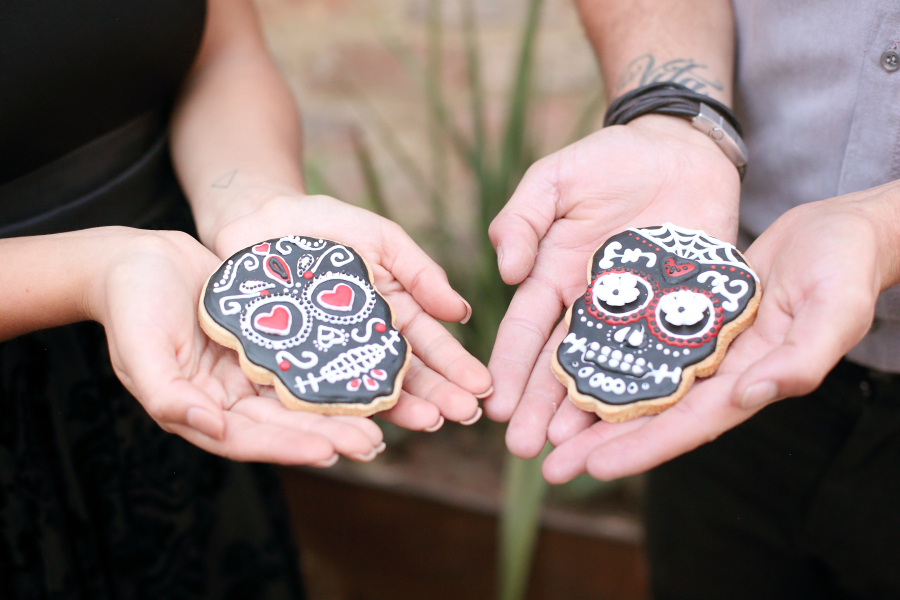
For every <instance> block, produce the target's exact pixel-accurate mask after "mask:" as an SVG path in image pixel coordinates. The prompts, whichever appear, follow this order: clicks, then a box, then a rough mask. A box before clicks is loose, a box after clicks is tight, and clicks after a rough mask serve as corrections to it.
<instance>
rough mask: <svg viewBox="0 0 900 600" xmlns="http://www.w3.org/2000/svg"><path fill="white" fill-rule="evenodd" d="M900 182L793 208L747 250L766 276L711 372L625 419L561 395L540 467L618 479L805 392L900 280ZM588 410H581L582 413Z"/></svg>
mask: <svg viewBox="0 0 900 600" xmlns="http://www.w3.org/2000/svg"><path fill="white" fill-rule="evenodd" d="M898 229H900V184H897V183H893V184H888V185H885V186H881V187H878V188H873V189H871V190H867V191H865V192H860V193H856V194H849V195H847V196H841V197H838V198H834V199H831V200H827V201H823V202H814V203H811V204H806V205H803V206H801V207H798V208H795V209H793V210H791V211H789V212H787V213H785V214H784V215H783V216H782V217H781V218H779V219H778V220H777V221H776V222H775V223H774V224H773V225H772V226H771V227H770V228H769V229H768V230H767V231H766V232H765V233H763V235H761V236H760V237H759V239H758V240H756V242H755V243H754V244H753V245H752V246H751V247H750V249H749V250H748V251H747V254H746V256H747V259H748V261H749V262H750V264H751V265H752V266H753V267H754V269H755V270H756V272H757V274H758V275H759V277H760V280H761V282H762V285H763V297H762V302H761V303H760V306H759V312H758V314H757V317H756V321H755V322H754V323H753V325H752V326H751V327H750V328H749V329H747V330H746V331H745V332H744V333H742V334H741V335H740V336H739V337H738V338H737V339H736V340H735V342H734V343H733V344H732V346H731V347H730V348H729V350H728V354H727V355H726V357H725V360H724V361H723V362H722V365H721V366H720V368H719V370H718V371H717V373H716V374H715V375H714V376H713V377H711V378H709V379H707V380H704V381H701V382H699V383H697V384H696V385H695V386H694V387H693V388H692V389H691V390H690V392H689V393H688V394H687V395H686V396H685V397H684V398H682V400H681V401H680V402H678V404H676V405H675V406H673V407H672V408H670V409H668V410H667V411H665V412H663V413H661V414H659V415H656V416H652V417H643V418H640V419H636V420H634V421H629V422H626V423H620V424H612V423H605V422H597V423H596V424H594V425H593V426H590V427H588V426H587V425H588V424H589V422H592V421H596V418H594V417H593V416H592V415H588V414H587V413H583V412H581V411H579V410H578V409H577V408H575V407H574V405H572V404H571V403H568V402H567V403H566V404H565V407H564V410H560V411H559V412H558V413H557V415H556V417H555V418H554V420H553V422H552V423H551V425H550V430H549V437H550V441H551V442H552V443H554V444H556V445H558V447H557V448H556V450H554V451H553V452H552V453H551V454H550V456H549V457H548V458H547V460H546V461H545V463H544V476H545V477H546V478H547V480H548V481H550V482H551V483H562V482H564V481H568V480H569V479H571V478H573V477H575V476H576V475H578V474H580V473H582V472H584V471H587V472H588V473H590V474H591V475H592V476H594V477H597V478H599V479H614V478H617V477H623V476H626V475H631V474H634V473H640V472H643V471H646V470H647V469H651V468H653V467H655V466H656V465H658V464H661V463H663V462H665V461H667V460H670V459H672V458H675V457H676V456H679V455H681V454H683V453H685V452H688V451H690V450H692V449H694V448H696V447H697V446H700V445H701V444H705V443H706V442H709V441H711V440H713V439H715V438H716V437H718V436H719V435H720V434H721V433H723V432H725V431H727V430H728V429H731V428H732V427H734V426H736V425H738V424H739V423H742V422H743V421H745V420H746V419H748V418H750V417H751V416H752V415H754V414H756V412H758V411H759V410H761V409H762V408H763V407H764V406H766V405H767V404H770V403H772V402H774V401H776V400H779V399H781V398H785V397H789V396H801V395H804V394H808V393H810V392H812V391H813V390H814V389H815V388H816V387H818V386H819V384H820V383H821V382H822V379H824V377H825V375H826V374H827V373H828V372H829V371H830V370H831V369H832V368H833V367H834V365H835V364H836V363H837V362H838V361H839V360H840V359H841V357H842V356H843V355H844V354H846V353H847V352H848V351H849V350H850V349H851V348H852V347H853V346H854V345H856V344H857V343H858V342H859V340H860V339H862V337H863V336H864V335H865V334H866V332H867V331H868V330H869V327H870V326H871V324H872V318H873V315H874V309H875V301H876V299H877V297H878V294H879V292H880V291H881V290H883V289H885V288H887V287H889V286H891V285H894V284H896V283H897V282H898V281H900V260H898V259H900V235H898ZM586 419H587V422H586Z"/></svg>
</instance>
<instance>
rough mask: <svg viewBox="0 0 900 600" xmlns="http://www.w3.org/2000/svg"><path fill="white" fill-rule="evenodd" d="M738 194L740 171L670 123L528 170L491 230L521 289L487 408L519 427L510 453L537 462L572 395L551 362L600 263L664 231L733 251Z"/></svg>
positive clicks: (587, 142)
mask: <svg viewBox="0 0 900 600" xmlns="http://www.w3.org/2000/svg"><path fill="white" fill-rule="evenodd" d="M739 191H740V180H739V178H738V173H737V170H736V169H735V167H734V165H733V164H731V162H730V161H729V160H728V159H727V158H726V157H725V155H724V154H723V153H722V151H721V150H720V149H719V148H718V147H717V146H716V145H715V143H713V142H712V141H711V140H710V139H709V138H707V137H706V136H705V135H703V134H702V133H700V132H699V131H697V130H696V129H694V128H693V127H692V126H691V125H690V123H688V122H687V121H686V120H683V119H678V118H675V117H667V116H661V115H648V116H644V117H641V118H639V119H636V120H635V121H632V122H631V123H629V124H628V125H624V126H616V127H609V128H606V129H603V130H601V131H598V132H597V133H594V134H593V135H591V136H588V137H587V138H584V139H583V140H581V141H579V142H576V143H575V144H572V145H571V146H568V147H566V148H564V149H562V150H560V151H559V152H556V153H555V154H552V155H550V156H548V157H546V158H543V159H541V160H540V161H538V162H537V163H535V164H534V165H533V166H532V167H531V168H530V169H529V170H528V172H527V173H526V174H525V177H524V178H523V179H522V182H521V183H520V184H519V187H518V188H517V189H516V192H515V193H514V194H513V196H512V198H511V199H510V201H509V203H508V204H507V205H506V207H505V208H504V209H503V210H502V211H501V212H500V214H499V215H497V218H496V219H495V220H494V222H493V223H492V224H491V228H490V237H491V240H492V242H493V244H494V247H495V248H496V250H497V260H498V264H499V268H500V274H501V276H502V277H503V280H504V281H505V282H506V283H509V284H517V283H519V284H521V285H519V288H518V290H517V291H516V294H515V296H514V297H513V300H512V303H511V304H510V306H509V309H508V311H507V313H506V316H505V317H504V319H503V322H502V323H501V324H500V329H499V331H498V333H497V341H496V343H495V345H494V352H493V354H492V355H491V361H490V364H489V368H490V371H491V374H492V376H493V378H494V393H493V395H492V396H491V397H490V398H489V399H487V400H485V403H484V408H485V411H486V412H487V414H488V416H489V417H491V418H492V419H494V420H497V421H507V420H510V418H511V421H510V425H509V428H508V429H507V434H506V441H507V445H508V446H509V449H510V451H511V452H512V453H513V454H516V455H517V456H520V457H523V458H532V457H534V456H537V454H538V453H539V452H540V451H541V449H542V448H543V446H544V442H545V441H546V431H547V425H548V423H549V422H550V419H551V418H552V417H553V414H554V413H555V412H556V410H557V408H558V407H559V406H560V404H561V403H562V400H563V398H564V396H565V388H564V387H563V386H562V385H561V384H560V383H558V382H557V381H556V379H555V378H554V376H553V374H552V372H551V370H550V357H551V353H552V352H553V351H554V350H555V348H556V346H557V345H558V344H559V342H560V340H561V339H562V338H563V337H564V334H565V329H564V325H563V324H559V325H557V321H558V320H559V317H560V314H561V313H562V310H563V307H565V306H569V305H571V303H572V302H574V301H575V299H576V298H578V297H579V296H580V295H581V294H583V293H584V289H585V286H586V285H587V278H586V275H585V271H586V266H587V264H588V261H589V260H590V257H591V255H592V253H593V252H594V251H595V250H596V249H597V248H598V247H599V246H600V245H601V244H602V243H603V242H604V241H605V240H606V239H607V238H608V237H609V236H610V235H612V234H614V233H618V232H619V231H622V230H624V229H626V228H628V227H646V226H652V225H659V224H662V223H664V222H666V221H670V222H672V223H675V224H677V225H679V226H682V227H688V228H691V229H702V230H704V231H706V232H707V233H709V234H710V235H713V236H715V237H718V238H720V239H723V240H728V241H732V242H733V241H734V239H735V237H736V235H737V223H738V197H739ZM554 325H557V326H556V329H555V330H554ZM551 332H552V333H551Z"/></svg>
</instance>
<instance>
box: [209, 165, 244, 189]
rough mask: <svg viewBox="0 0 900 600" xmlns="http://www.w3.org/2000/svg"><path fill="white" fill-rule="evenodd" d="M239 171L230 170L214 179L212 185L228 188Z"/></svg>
mask: <svg viewBox="0 0 900 600" xmlns="http://www.w3.org/2000/svg"><path fill="white" fill-rule="evenodd" d="M237 172H238V170H237V169H235V170H234V171H229V172H228V173H225V174H224V175H222V176H221V177H219V178H218V179H216V180H215V181H213V183H212V187H214V188H221V189H226V188H227V187H228V186H230V185H231V182H232V181H234V176H235V175H237Z"/></svg>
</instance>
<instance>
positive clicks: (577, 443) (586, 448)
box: [541, 417, 652, 484]
mask: <svg viewBox="0 0 900 600" xmlns="http://www.w3.org/2000/svg"><path fill="white" fill-rule="evenodd" d="M651 418H652V417H643V418H641V419H635V420H633V421H628V422H625V423H607V422H605V421H599V422H597V423H595V424H594V425H593V426H591V427H589V428H588V429H585V430H584V431H582V432H581V433H579V434H577V435H576V436H574V437H572V438H571V439H569V440H567V441H566V442H565V443H563V444H561V445H560V446H559V447H558V448H556V449H554V450H553V452H551V453H550V454H549V455H548V456H547V458H546V459H544V464H543V467H542V469H541V472H542V473H543V475H544V479H546V480H547V481H548V482H550V483H552V484H561V483H566V482H567V481H571V480H572V479H574V478H575V477H577V476H579V475H581V474H582V473H584V472H586V471H587V460H588V456H590V455H591V453H592V452H593V451H594V450H596V449H597V448H599V447H601V446H602V445H603V444H604V443H606V442H608V441H609V440H612V439H615V438H616V437H619V436H622V435H625V434H627V433H629V432H632V431H635V430H637V429H639V428H640V427H642V426H643V425H644V424H645V423H646V422H647V421H648V420H649V419H651Z"/></svg>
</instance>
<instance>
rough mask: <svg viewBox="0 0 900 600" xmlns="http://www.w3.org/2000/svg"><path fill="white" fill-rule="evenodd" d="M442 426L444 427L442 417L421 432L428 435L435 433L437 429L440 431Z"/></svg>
mask: <svg viewBox="0 0 900 600" xmlns="http://www.w3.org/2000/svg"><path fill="white" fill-rule="evenodd" d="M443 426H444V417H439V418H438V422H437V423H435V424H434V425H432V426H431V427H427V428H425V429H423V430H422V431H427V432H428V433H434V432H435V431H437V430H438V429H440V428H441V427H443Z"/></svg>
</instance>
